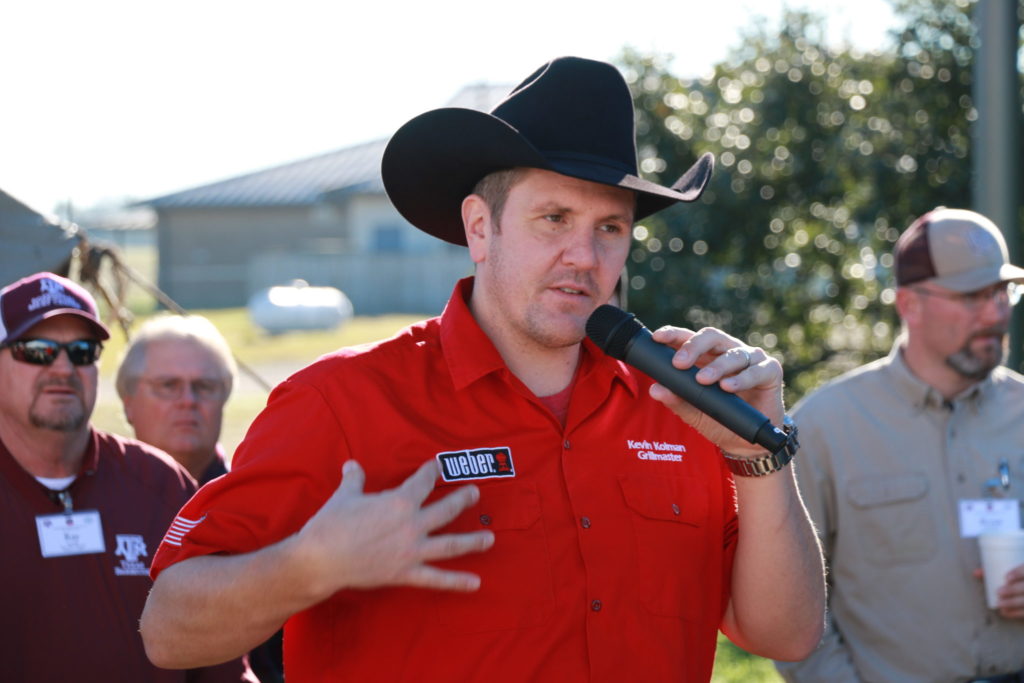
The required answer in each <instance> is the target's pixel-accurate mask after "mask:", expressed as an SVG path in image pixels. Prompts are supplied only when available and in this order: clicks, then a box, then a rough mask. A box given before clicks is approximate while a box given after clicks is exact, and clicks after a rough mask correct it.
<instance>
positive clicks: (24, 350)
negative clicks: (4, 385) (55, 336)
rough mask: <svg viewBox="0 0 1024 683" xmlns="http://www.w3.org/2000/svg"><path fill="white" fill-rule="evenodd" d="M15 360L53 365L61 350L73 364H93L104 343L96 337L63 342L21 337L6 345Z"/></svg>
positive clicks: (97, 358) (98, 356) (98, 357)
mask: <svg viewBox="0 0 1024 683" xmlns="http://www.w3.org/2000/svg"><path fill="white" fill-rule="evenodd" d="M6 346H7V348H9V349H10V350H11V355H12V356H13V357H14V360H17V361H21V362H22V363H31V364H32V365H52V364H53V362H54V361H55V360H57V356H59V355H60V350H61V349H64V350H65V351H67V353H68V360H69V361H71V364H72V365H92V364H93V363H95V362H96V361H98V360H99V359H100V352H101V351H102V350H103V344H101V343H100V342H98V341H96V340H95V339H76V340H75V341H72V342H67V343H63V344H62V343H61V342H56V341H53V340H52V339H19V340H18V341H14V342H11V343H10V344H7V345H6Z"/></svg>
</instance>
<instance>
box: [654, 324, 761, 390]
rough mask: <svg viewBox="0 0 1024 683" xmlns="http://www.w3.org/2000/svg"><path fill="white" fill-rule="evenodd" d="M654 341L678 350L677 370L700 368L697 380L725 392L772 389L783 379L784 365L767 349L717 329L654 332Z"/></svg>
mask: <svg viewBox="0 0 1024 683" xmlns="http://www.w3.org/2000/svg"><path fill="white" fill-rule="evenodd" d="M654 340H655V341H657V342H660V343H662V344H667V345H668V346H672V347H674V348H676V349H677V350H676V354H675V356H674V357H673V359H672V364H673V365H675V366H676V367H677V368H680V369H684V370H685V369H686V368H689V367H692V366H697V367H699V368H700V371H699V372H698V373H697V376H696V377H697V381H698V382H700V383H701V384H713V383H715V382H720V383H721V386H722V388H723V389H725V390H727V391H732V392H736V391H743V390H745V389H750V388H752V387H760V386H770V385H772V384H773V383H775V382H776V381H777V380H778V379H779V377H780V376H781V366H778V362H777V361H775V360H774V359H773V358H771V357H770V356H769V355H768V354H767V353H766V352H765V351H764V350H763V349H760V348H758V347H753V346H747V345H746V344H743V343H742V342H741V341H740V340H739V339H737V338H735V337H732V336H730V335H728V334H726V333H725V332H722V331H721V330H718V329H715V328H713V327H705V328H703V329H701V330H698V331H697V332H692V331H690V330H687V329H684V328H680V327H663V328H661V329H659V330H658V331H656V332H655V333H654ZM776 366H778V367H776Z"/></svg>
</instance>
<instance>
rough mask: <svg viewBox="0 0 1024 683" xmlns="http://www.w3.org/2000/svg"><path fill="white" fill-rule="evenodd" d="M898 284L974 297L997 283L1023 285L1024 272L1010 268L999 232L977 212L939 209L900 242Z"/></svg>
mask: <svg viewBox="0 0 1024 683" xmlns="http://www.w3.org/2000/svg"><path fill="white" fill-rule="evenodd" d="M893 255H894V256H895V268H896V284H897V285H899V286H900V287H903V286H906V285H912V284H914V283H916V282H923V281H925V280H927V281H929V282H934V283H935V284H936V285H938V286H939V287H945V288H946V289H951V290H953V291H954V292H975V291H977V290H979V289H984V288H986V287H990V286H992V285H994V284H996V283H998V282H1024V269H1022V268H1018V267H1017V266H1015V265H1013V264H1011V263H1009V256H1008V255H1007V251H1006V241H1005V240H1004V239H1003V235H1002V233H1000V232H999V228H997V227H996V226H995V224H994V223H993V222H992V221H990V220H989V219H987V218H985V217H984V216H982V215H981V214H980V213H975V212H974V211H967V210H964V209H947V208H945V207H939V208H937V209H934V210H933V211H929V212H928V213H926V214H924V215H923V216H921V217H920V218H918V219H917V220H916V221H914V222H913V223H912V224H911V225H910V227H909V228H907V230H906V231H905V232H904V233H903V234H902V235H900V238H899V240H897V242H896V249H895V250H894V252H893Z"/></svg>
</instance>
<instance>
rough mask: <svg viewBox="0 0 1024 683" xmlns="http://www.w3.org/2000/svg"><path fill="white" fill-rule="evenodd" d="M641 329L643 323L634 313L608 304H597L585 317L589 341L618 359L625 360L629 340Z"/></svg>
mask: <svg viewBox="0 0 1024 683" xmlns="http://www.w3.org/2000/svg"><path fill="white" fill-rule="evenodd" d="M642 329H644V325H643V323H642V322H640V321H639V320H637V319H636V316H635V315H633V314H632V313H627V312H626V311H624V310H622V309H621V308H616V307H615V306H611V305H609V304H605V305H603V306H598V307H597V310H595V311H594V312H593V313H591V314H590V317H589V318H587V326H586V331H587V336H588V337H590V341H592V342H594V343H595V344H597V346H598V347H599V348H600V349H601V350H602V351H604V352H605V353H607V354H608V355H609V356H611V357H612V358H617V359H619V360H625V358H626V349H627V348H628V347H629V342H630V340H632V339H633V337H635V336H636V333H637V332H639V331H640V330H642Z"/></svg>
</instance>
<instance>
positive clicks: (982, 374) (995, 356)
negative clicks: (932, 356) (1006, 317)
mask: <svg viewBox="0 0 1024 683" xmlns="http://www.w3.org/2000/svg"><path fill="white" fill-rule="evenodd" d="M992 335H999V338H1000V340H1001V341H1000V343H999V350H998V351H997V352H995V353H983V354H978V353H975V351H974V350H973V349H972V348H971V342H973V341H974V340H975V339H976V338H978V337H987V336H992ZM1005 339H1006V330H1002V329H986V330H981V331H979V332H976V333H974V334H972V335H971V336H970V337H968V338H967V341H966V342H964V345H963V346H962V347H960V349H959V350H958V351H956V353H953V354H952V355H950V356H947V357H946V365H948V366H949V367H951V368H952V369H953V370H955V371H956V372H957V373H958V374H960V375H961V376H962V377H964V378H966V379H970V380H976V381H980V380H983V379H985V378H986V377H988V376H989V374H991V372H992V370H994V369H995V368H996V366H998V365H999V364H1001V363H1002V362H1003V358H1004V357H1005V354H1006V349H1005V348H1004V347H1005Z"/></svg>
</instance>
